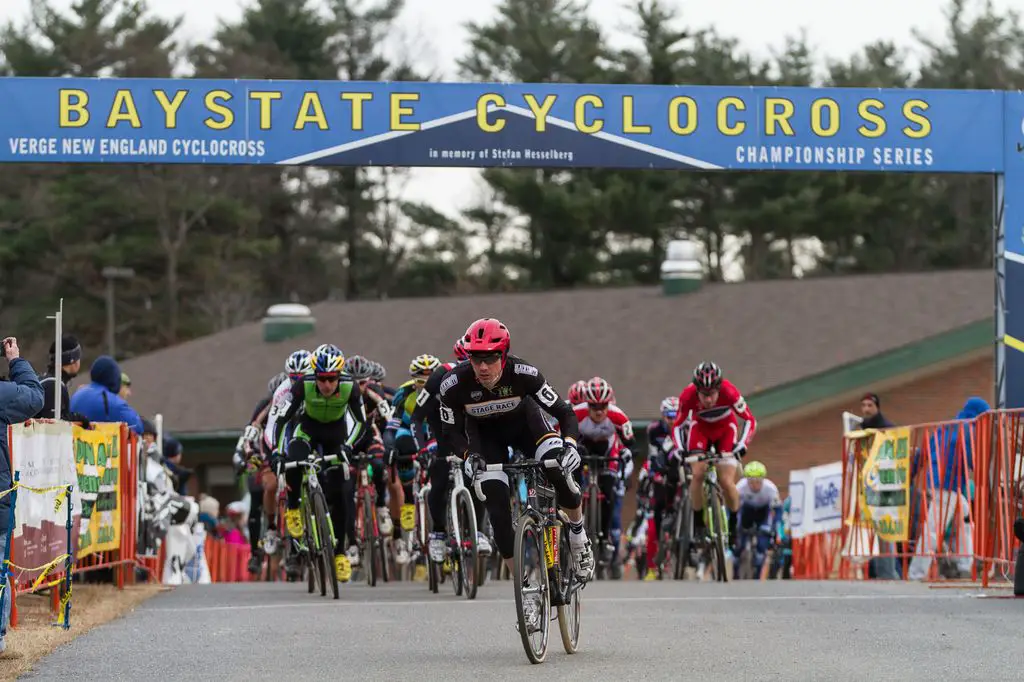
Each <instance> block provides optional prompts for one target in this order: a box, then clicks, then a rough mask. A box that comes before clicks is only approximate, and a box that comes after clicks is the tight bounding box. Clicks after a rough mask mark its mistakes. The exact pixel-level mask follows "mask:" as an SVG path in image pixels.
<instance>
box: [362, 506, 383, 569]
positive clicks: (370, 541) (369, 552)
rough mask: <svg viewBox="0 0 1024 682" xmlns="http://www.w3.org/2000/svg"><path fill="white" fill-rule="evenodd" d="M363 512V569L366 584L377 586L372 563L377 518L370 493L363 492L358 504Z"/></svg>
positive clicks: (376, 532)
mask: <svg viewBox="0 0 1024 682" xmlns="http://www.w3.org/2000/svg"><path fill="white" fill-rule="evenodd" d="M360 508H361V509H362V514H363V538H362V540H363V547H362V550H363V562H362V563H363V569H364V570H365V571H366V584H367V585H369V586H370V587H376V586H377V567H376V566H375V565H374V564H375V562H374V556H373V555H374V551H373V550H374V542H375V541H376V539H377V535H378V534H379V533H378V531H377V519H376V518H375V517H374V515H373V501H372V500H371V499H370V493H369V492H366V491H364V492H363V504H362V505H361V506H360Z"/></svg>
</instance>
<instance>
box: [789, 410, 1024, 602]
mask: <svg viewBox="0 0 1024 682" xmlns="http://www.w3.org/2000/svg"><path fill="white" fill-rule="evenodd" d="M906 428H908V429H909V434H908V435H909V438H908V442H907V445H908V448H907V453H906V454H907V456H908V458H907V460H905V461H907V463H908V465H907V468H906V471H907V472H908V474H909V476H908V480H907V484H906V487H905V493H906V494H905V495H903V494H897V498H895V499H901V500H903V499H905V509H906V516H907V517H908V518H907V519H906V523H905V531H903V532H902V533H900V534H899V537H898V538H893V539H892V540H891V541H880V540H879V539H878V538H877V537H876V536H877V533H876V526H875V524H874V523H872V521H871V520H870V518H869V517H868V515H867V514H866V511H867V510H866V509H865V506H866V505H865V504H864V502H865V497H864V495H863V494H862V491H863V490H865V481H864V476H865V462H866V459H867V457H868V453H869V451H870V449H871V445H872V441H873V438H875V437H876V436H866V437H853V438H850V437H846V438H844V440H843V456H842V462H843V493H842V501H843V527H842V529H841V530H839V531H834V532H830V533H822V534H817V535H812V536H809V537H806V538H803V539H801V540H795V541H794V542H793V576H794V578H804V579H830V578H832V579H863V578H866V577H867V568H868V562H869V561H870V560H872V559H884V558H889V557H891V558H893V559H895V561H896V562H898V569H899V572H898V574H899V576H900V577H901V578H902V579H922V580H927V581H937V580H949V581H957V580H970V581H971V582H974V581H980V582H981V584H982V586H984V587H988V586H989V585H990V583H991V582H993V581H996V582H1002V581H1007V580H1010V579H1012V575H1013V570H1014V564H1015V560H1016V555H1017V545H1018V542H1017V540H1016V538H1015V537H1014V535H1013V521H1014V519H1015V518H1017V517H1018V516H1020V515H1021V513H1022V510H1024V455H1022V454H1019V453H1021V447H1022V445H1024V443H1022V441H1024V411H1021V410H1007V411H993V412H989V413H986V414H983V415H981V416H980V417H978V418H977V419H975V420H970V421H949V422H940V423H933V424H920V425H916V426H911V427H906ZM886 433H887V434H889V435H891V434H893V431H892V430H887V431H886ZM876 502H877V500H876ZM903 528H904V526H903V525H899V526H895V527H894V530H897V529H898V530H902V529H903ZM940 564H944V566H943V568H944V570H941V572H940Z"/></svg>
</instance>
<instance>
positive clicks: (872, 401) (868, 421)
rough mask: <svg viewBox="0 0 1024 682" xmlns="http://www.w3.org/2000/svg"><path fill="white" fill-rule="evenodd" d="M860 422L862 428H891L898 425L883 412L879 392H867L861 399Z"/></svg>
mask: <svg viewBox="0 0 1024 682" xmlns="http://www.w3.org/2000/svg"><path fill="white" fill-rule="evenodd" d="M860 416H861V419H862V420H863V421H861V423H860V427H861V428H862V429H889V428H892V427H893V426H896V425H895V424H893V423H892V422H891V421H889V420H888V419H886V418H885V415H884V414H882V401H881V400H879V398H878V394H877V393H866V394H865V395H864V397H863V398H861V399H860Z"/></svg>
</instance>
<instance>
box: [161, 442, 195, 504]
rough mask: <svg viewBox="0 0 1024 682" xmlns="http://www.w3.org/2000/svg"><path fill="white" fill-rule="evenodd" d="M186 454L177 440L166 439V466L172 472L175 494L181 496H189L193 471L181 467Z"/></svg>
mask: <svg viewBox="0 0 1024 682" xmlns="http://www.w3.org/2000/svg"><path fill="white" fill-rule="evenodd" d="M184 452H185V448H183V447H182V446H181V443H180V442H179V441H178V440H177V439H176V438H171V437H170V436H167V437H165V438H164V466H165V467H167V469H168V471H170V472H171V477H172V478H173V479H174V484H173V485H174V492H176V493H178V494H179V495H188V479H189V478H191V476H192V470H191V469H188V468H186V467H184V466H182V465H181V459H182V456H183V455H184Z"/></svg>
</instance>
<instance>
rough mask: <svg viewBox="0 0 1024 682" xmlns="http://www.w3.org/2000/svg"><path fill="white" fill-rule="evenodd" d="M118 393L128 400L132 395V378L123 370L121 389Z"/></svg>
mask: <svg viewBox="0 0 1024 682" xmlns="http://www.w3.org/2000/svg"><path fill="white" fill-rule="evenodd" d="M117 394H118V395H119V396H121V399H122V400H124V401H126V402H127V400H128V398H131V397H132V379H131V377H129V376H128V374H127V373H125V372H121V390H120V391H118V392H117Z"/></svg>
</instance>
